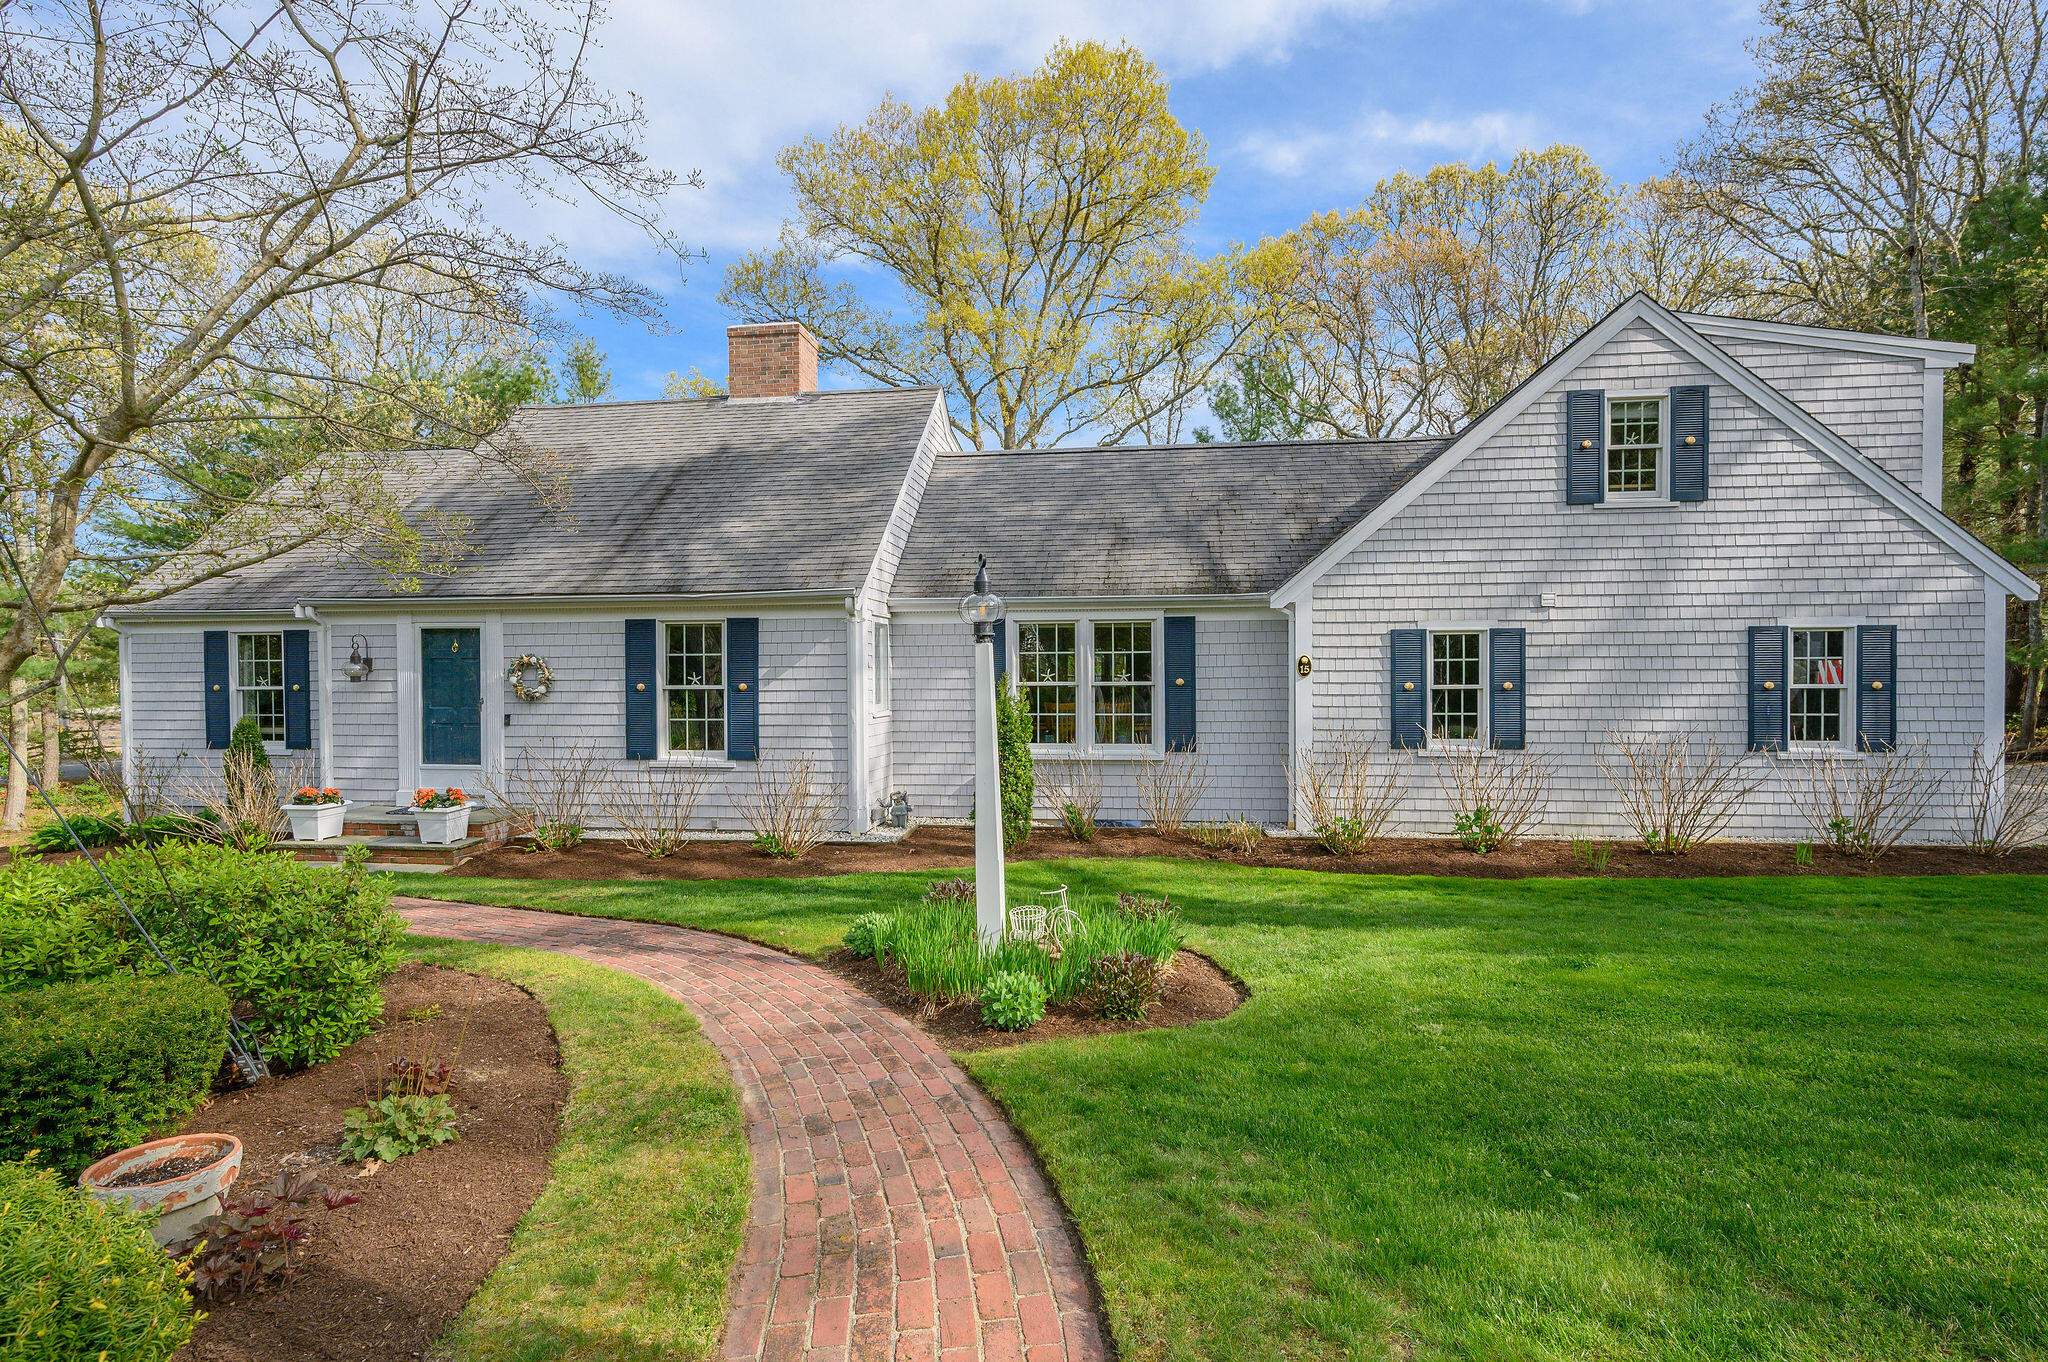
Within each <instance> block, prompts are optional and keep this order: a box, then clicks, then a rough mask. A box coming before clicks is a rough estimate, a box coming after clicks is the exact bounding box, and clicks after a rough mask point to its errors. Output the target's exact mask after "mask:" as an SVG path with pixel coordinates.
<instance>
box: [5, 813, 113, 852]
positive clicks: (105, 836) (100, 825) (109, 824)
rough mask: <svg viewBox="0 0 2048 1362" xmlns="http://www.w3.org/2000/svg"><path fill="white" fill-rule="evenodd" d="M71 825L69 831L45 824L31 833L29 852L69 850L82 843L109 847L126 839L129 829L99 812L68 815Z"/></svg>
mask: <svg viewBox="0 0 2048 1362" xmlns="http://www.w3.org/2000/svg"><path fill="white" fill-rule="evenodd" d="M65 818H66V819H67V820H68V821H69V822H70V824H71V826H70V828H69V829H68V830H67V829H66V828H65V826H64V824H63V823H45V824H44V825H43V826H42V827H39V828H37V829H36V830H35V831H34V832H33V833H31V834H29V839H28V842H27V846H28V849H29V850H30V851H70V850H72V849H74V848H75V847H77V845H78V843H79V842H83V843H85V844H86V845H87V846H89V847H110V846H113V845H115V844H116V843H118V842H120V841H122V840H123V839H125V838H126V837H127V835H128V829H127V828H126V827H125V826H123V825H122V823H121V820H120V819H118V818H103V817H101V816H100V815H99V814H96V813H73V814H66V815H65ZM74 832H75V833H77V834H78V841H76V842H74V841H73V840H71V834H72V833H74Z"/></svg>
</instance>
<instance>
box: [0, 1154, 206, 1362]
mask: <svg viewBox="0 0 2048 1362" xmlns="http://www.w3.org/2000/svg"><path fill="white" fill-rule="evenodd" d="M0 1282H5V1283H6V1284H7V1289H6V1290H5V1291H0V1356H5V1357H6V1358H7V1359H8V1362H75V1360H76V1359H81V1358H83V1359H93V1362H164V1359H166V1358H168V1357H170V1356H171V1354H172V1353H175V1352H176V1351H177V1350H178V1349H179V1348H180V1347H182V1346H184V1343H185V1340H186V1339H188V1338H190V1337H191V1336H192V1298H191V1296H189V1295H188V1294H186V1291H185V1283H184V1282H183V1281H182V1280H181V1279H180V1277H179V1273H178V1264H177V1263H176V1262H175V1261H174V1260H173V1259H172V1258H170V1257H169V1256H168V1255H166V1254H165V1253H164V1251H163V1250H162V1249H160V1248H158V1247H157V1246H156V1242H155V1241H154V1240H153V1239H151V1238H150V1236H149V1224H148V1221H147V1220H146V1219H145V1218H144V1217H143V1216H141V1215H139V1214H137V1213H136V1212H134V1211H130V1210H127V1209H125V1208H123V1207H119V1206H114V1205H109V1204H108V1203H106V1202H102V1201H99V1200H96V1199H94V1198H91V1197H86V1196H81V1195H80V1194H79V1193H78V1192H77V1191H76V1190H75V1189H73V1188H71V1187H68V1186H66V1185H65V1184H64V1183H63V1182H62V1181H61V1180H60V1179H59V1178H58V1176H57V1174H56V1173H55V1172H54V1171H53V1170H51V1169H48V1168H38V1167H35V1166H33V1165H30V1164H26V1163H0Z"/></svg>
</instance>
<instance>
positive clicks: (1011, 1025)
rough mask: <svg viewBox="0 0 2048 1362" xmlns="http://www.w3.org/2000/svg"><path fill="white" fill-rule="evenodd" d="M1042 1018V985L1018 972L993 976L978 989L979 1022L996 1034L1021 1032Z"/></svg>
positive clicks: (1012, 971)
mask: <svg viewBox="0 0 2048 1362" xmlns="http://www.w3.org/2000/svg"><path fill="white" fill-rule="evenodd" d="M1044 1016H1045V985H1044V983H1042V982H1041V981H1040V980H1039V979H1037V978H1036V977H1035V976H1033V975H1030V974H1026V973H1024V972H1023V971H1021V970H1004V971H1002V972H1000V973H997V974H992V975H990V976H989V978H988V982H987V983H985V984H983V985H982V988H981V1022H982V1025H984V1026H988V1027H992V1028H993V1029H995V1030H997V1031H1022V1030H1023V1029H1024V1028H1025V1027H1027V1026H1031V1025H1034V1024H1036V1023H1037V1022H1038V1021H1039V1019H1040V1018H1042V1017H1044Z"/></svg>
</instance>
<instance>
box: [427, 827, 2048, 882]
mask: <svg viewBox="0 0 2048 1362" xmlns="http://www.w3.org/2000/svg"><path fill="white" fill-rule="evenodd" d="M1609 845H1610V846H1612V848H1613V852H1612V855H1611V857H1610V859H1609V860H1608V863H1607V866H1606V870H1605V872H1604V873H1605V874H1607V875H1610V876H1626V877H1639V876H1657V877H1695V876H1724V875H1972V874H1986V873H1996V874H2008V875H2040V874H2048V847H2030V848H2027V849H2025V850H2021V851H2017V852H2014V853H2013V854H2012V855H2010V856H2003V857H1990V856H1979V855H1977V854H1976V853H1975V852H1971V851H1965V850H1963V849H1962V848H1961V847H1895V848H1894V849H1892V850H1891V851H1889V852H1887V853H1886V854H1885V855H1884V856H1883V857H1881V858H1880V859H1878V860H1876V861H1866V860H1864V859H1862V858H1861V857H1858V856H1844V855H1839V854H1837V853H1835V852H1833V851H1829V850H1827V849H1826V848H1823V847H1815V848H1814V852H1813V864H1812V866H1810V867H1806V866H1800V865H1797V864H1795V863H1794V861H1793V859H1792V848H1791V847H1790V846H1789V845H1787V844H1785V843H1782V842H1713V843H1709V844H1707V845H1705V846H1702V847H1700V848H1699V849H1697V850H1695V851H1694V852H1692V853H1691V854H1690V855H1686V856H1652V855H1650V854H1649V853H1648V852H1645V851H1644V850H1642V848H1640V847H1638V846H1634V845H1631V844H1628V843H1625V842H1620V841H1614V842H1610V843H1609ZM1131 856H1174V857H1180V858H1182V859H1190V860H1203V861H1230V862H1235V863H1236V864H1238V865H1250V866H1283V867H1289V868H1292V869H1296V870H1336V871H1345V872H1348V873H1352V874H1361V875H1471V876H1478V877H1481V878H1486V879H1524V878H1528V877H1532V876H1539V875H1540V876H1553V875H1558V876H1576V875H1590V874H1593V873H1595V872H1593V871H1591V870H1589V869H1588V868H1587V867H1586V866H1584V865H1583V864H1581V863H1580V861H1579V860H1578V857H1577V855H1576V854H1575V853H1574V851H1573V849H1572V846H1571V843H1569V842H1566V841H1553V840H1543V841H1531V842H1528V843H1525V844H1523V845H1522V846H1519V847H1516V848H1514V849H1512V850H1506V851H1495V852H1493V853H1492V854H1490V855H1486V856H1481V855H1479V854H1477V853H1475V852H1470V851H1466V850H1465V849H1464V848H1463V847H1460V846H1458V845H1457V844H1456V843H1455V842H1452V841H1450V840H1449V839H1447V838H1433V837H1405V838H1390V839H1387V840H1385V841H1381V842H1375V843H1372V844H1370V845H1368V846H1367V847H1366V848H1365V850H1363V851H1361V852H1360V853H1359V854H1358V855H1356V856H1333V855H1331V854H1330V853H1329V852H1327V851H1324V850H1323V849H1322V848H1321V847H1319V846H1317V845H1316V844H1315V843H1314V842H1313V841H1311V840H1309V839H1308V838H1306V837H1267V838H1264V839H1263V840H1261V841H1260V842H1259V843H1258V844H1257V845H1256V846H1254V847H1253V848H1252V849H1251V850H1249V851H1245V852H1238V851H1232V850H1224V849H1213V848H1209V847H1204V846H1202V845H1201V844H1199V843H1197V842H1195V841H1193V840H1192V839H1190V838H1187V837H1164V836H1161V835H1160V834H1159V833H1156V832H1152V831H1150V830H1147V829H1142V828H1103V829H1101V830H1100V831H1099V832H1097V833H1096V835H1095V839H1094V840H1093V841H1090V842H1077V841H1075V840H1074V839H1073V838H1071V837H1069V836H1067V835H1066V834H1065V833H1064V832H1060V831H1057V830H1054V829H1045V828H1041V829H1039V830H1037V831H1035V832H1033V833H1032V834H1031V840H1030V841H1029V842H1028V843H1026V844H1025V846H1024V848H1023V850H1022V851H1020V852H1015V853H1012V855H1011V856H1010V858H1009V859H1010V860H1012V861H1018V860H1024V861H1036V860H1066V859H1076V860H1085V859H1095V858H1106V859H1114V858H1119V857H1131ZM973 865H974V829H972V828H967V827H950V826H948V827H941V826H936V825H926V826H924V827H920V828H917V829H915V830H913V831H912V832H911V834H910V835H909V836H908V837H906V838H904V839H903V840H902V841H900V842H835V843H827V844H825V845H823V846H820V847H818V848H816V849H815V850H813V851H812V852H811V853H810V854H809V855H808V856H805V857H804V858H803V859H802V860H797V861H789V860H781V859H778V858H776V857H773V856H765V855H763V854H761V853H760V852H758V851H755V850H754V849H753V848H752V847H751V846H749V845H748V844H747V843H745V842H727V841H719V842H691V843H689V844H688V845H686V846H685V847H684V849H683V850H682V851H680V852H678V853H676V854H675V855H673V856H669V857H665V858H663V859H661V860H658V861H655V860H649V859H648V858H647V857H645V856H642V855H639V854H638V853H636V852H634V851H633V850H632V849H631V848H629V847H627V846H626V845H625V844H624V843H622V842H617V841H596V840H594V841H588V842H585V843H583V845H581V846H579V847H577V848H575V849H574V850H572V851H527V850H525V849H523V848H522V847H518V846H507V847H499V848H496V849H494V850H491V851H487V852H485V853H484V854H483V855H481V856H478V857H476V858H475V859H474V860H471V861H468V862H466V863H464V864H463V865H461V866H459V867H457V868H456V869H454V870H452V871H449V872H448V873H449V874H450V875H457V876H461V875H477V876H486V877H490V878H496V879H508V880H731V879H765V878H785V877H787V878H795V877H808V876H813V875H849V874H858V873H862V872H873V871H922V870H961V869H970V868H972V867H973Z"/></svg>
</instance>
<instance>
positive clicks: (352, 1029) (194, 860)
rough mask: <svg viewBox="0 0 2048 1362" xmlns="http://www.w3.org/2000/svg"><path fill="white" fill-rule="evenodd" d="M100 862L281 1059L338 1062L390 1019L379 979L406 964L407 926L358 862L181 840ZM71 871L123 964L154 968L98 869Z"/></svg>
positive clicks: (177, 954) (290, 1064)
mask: <svg viewBox="0 0 2048 1362" xmlns="http://www.w3.org/2000/svg"><path fill="white" fill-rule="evenodd" d="M102 865H103V866H104V868H105V870H106V873H107V876H108V878H109V879H111V880H112V881H113V882H114V884H115V885H116V886H118V887H119V889H120V891H121V893H122V895H123V896H124V897H125V898H126V899H127V901H128V903H129V905H130V906H131V907H132V908H134V910H135V912H136V915H137V916H138V917H139V918H140V919H141V920H142V923H143V925H144V926H145V927H147V928H148V929H149V930H150V932H151V933H153V934H154V935H155V936H156V939H157V940H158V941H159V942H160V943H161V944H162V946H163V948H164V951H165V953H166V954H168V955H169V956H170V957H171V959H173V960H174V961H176V962H178V965H179V967H180V968H182V969H189V970H192V971H195V972H197V973H201V974H205V975H207V976H208V977H210V978H212V979H213V980H214V982H216V983H218V984H219V985H220V986H221V987H222V988H224V989H226V990H227V994H228V997H229V999H230V1000H232V1002H233V1003H234V1004H235V1006H236V1008H237V1010H238V1015H242V1016H243V1017H244V1018H245V1019H246V1020H247V1021H248V1022H249V1024H250V1025H251V1026H252V1027H254V1028H255V1030H256V1031H257V1033H258V1034H259V1035H260V1036H261V1037H262V1038H263V1044H264V1049H265V1052H266V1053H267V1054H268V1056H269V1058H270V1062H271V1063H272V1065H273V1066H275V1067H278V1068H282V1069H293V1068H300V1067H303V1066H305V1065H308V1064H317V1063H319V1062H321V1061H322V1060H327V1059H332V1058H333V1057H334V1056H335V1055H336V1054H338V1053H339V1052H340V1050H341V1048H342V1046H344V1045H346V1044H348V1043H349V1042H350V1041H352V1040H354V1039H356V1038H357V1037H358V1036H361V1035H363V1034H364V1033H365V1032H367V1031H369V1030H370V1028H371V1027H372V1026H374V1025H375V1024H376V1022H377V1019H378V1017H379V1016H380V1015H381V1014H382V1012H383V1003H382V1001H381V1000H380V999H379V998H378V996H377V981H378V980H380V979H382V978H383V977H384V976H385V975H387V974H389V973H390V972H391V971H392V970H393V969H394V968H396V967H397V964H398V961H399V950H398V938H399V936H400V935H401V934H402V933H403V931H404V924H403V923H402V922H400V921H399V919H398V917H397V915H396V914H394V913H392V912H391V910H390V889H389V888H388V887H387V886H386V885H385V884H384V883H383V882H382V881H381V880H379V879H377V878H375V877H373V876H368V875H366V874H364V873H363V872H362V871H361V870H360V869H359V868H357V867H355V866H346V867H344V868H343V869H341V870H339V871H336V870H330V869H324V868H322V867H319V866H313V865H305V864H302V863H300V862H298V861H296V860H293V859H292V858H291V857H289V856H281V855H270V854H260V853H248V852H239V851H235V850H232V849H229V848H224V847H215V846H209V845H204V844H180V843H171V844H168V845H166V846H164V847H162V848H161V849H159V850H157V851H155V852H149V851H145V850H141V849H137V850H131V851H126V852H121V853H118V854H116V855H113V856H109V857H107V858H106V860H105V861H104V862H102ZM62 870H63V871H65V872H69V884H68V885H67V886H66V888H67V891H68V892H69V893H70V894H72V895H74V896H75V897H77V898H78V899H79V900H80V901H81V903H83V904H85V905H86V906H87V907H88V908H90V909H91V911H93V912H94V913H95V914H96V916H97V918H98V920H100V921H102V922H104V923H106V925H107V930H108V932H109V933H110V934H111V935H112V936H113V938H114V939H115V940H117V941H119V942H120V943H121V951H120V963H122V964H125V965H129V966H132V967H135V968H140V969H145V970H147V969H150V968H153V957H152V956H151V955H150V953H149V951H148V949H147V947H146V946H144V944H143V943H142V942H141V941H140V940H139V939H137V938H136V937H135V935H134V933H133V932H132V930H131V929H130V928H129V926H128V924H127V922H126V920H125V918H124V917H122V915H121V914H120V913H119V910H118V909H117V908H116V907H115V905H114V904H113V903H112V902H110V901H109V900H108V899H107V897H106V890H105V888H104V886H102V885H101V884H100V882H99V879H98V877H97V876H95V875H93V874H92V873H91V867H89V866H86V865H84V864H82V863H74V864H72V865H67V866H64V867H62Z"/></svg>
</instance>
